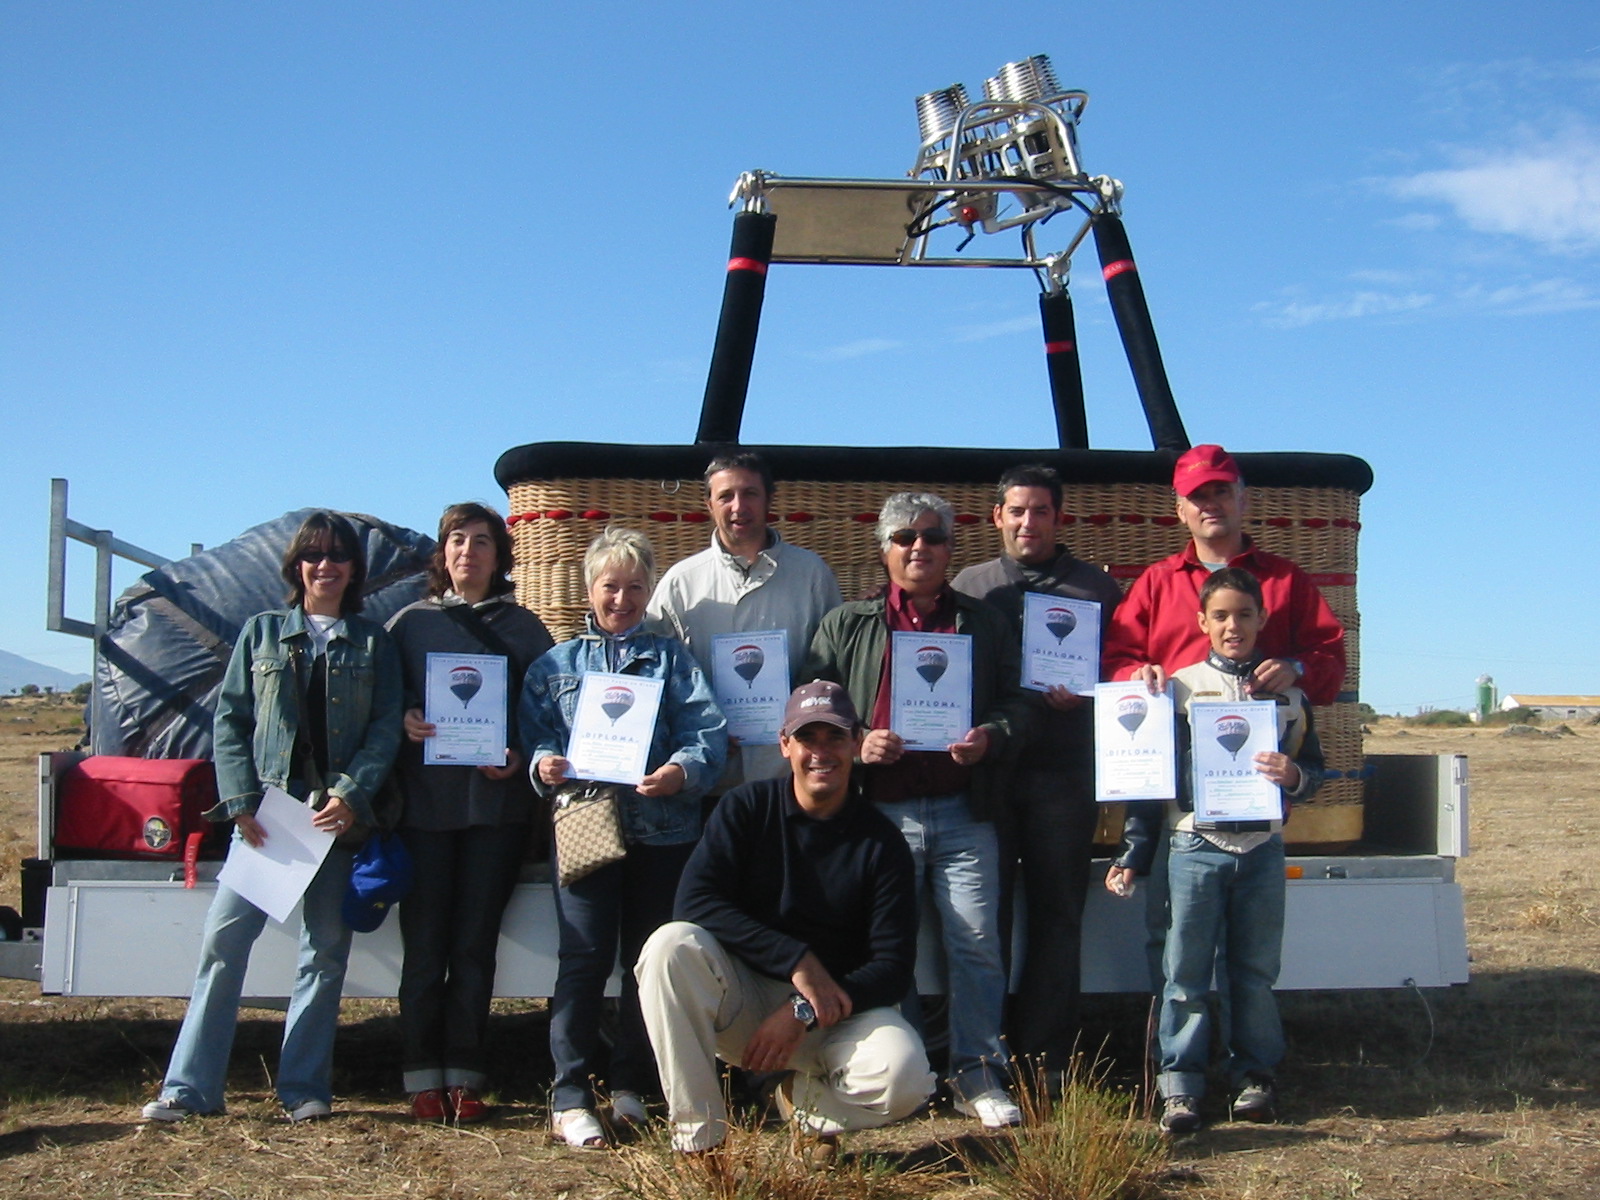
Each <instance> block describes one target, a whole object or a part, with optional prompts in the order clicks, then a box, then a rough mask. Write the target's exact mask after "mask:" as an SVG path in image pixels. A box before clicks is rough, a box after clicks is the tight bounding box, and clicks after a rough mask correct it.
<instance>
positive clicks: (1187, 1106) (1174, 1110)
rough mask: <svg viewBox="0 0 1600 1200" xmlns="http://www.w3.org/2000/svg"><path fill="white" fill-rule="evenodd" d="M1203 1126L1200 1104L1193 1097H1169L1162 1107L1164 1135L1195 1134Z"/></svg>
mask: <svg viewBox="0 0 1600 1200" xmlns="http://www.w3.org/2000/svg"><path fill="white" fill-rule="evenodd" d="M1203 1124H1204V1122H1203V1121H1202V1120H1201V1119H1200V1104H1199V1102H1198V1101H1197V1100H1196V1099H1195V1098H1194V1097H1193V1096H1168V1097H1167V1098H1166V1100H1165V1102H1163V1104H1162V1106H1161V1131H1162V1132H1163V1133H1193V1132H1194V1131H1195V1130H1197V1129H1199V1128H1200V1126H1201V1125H1203Z"/></svg>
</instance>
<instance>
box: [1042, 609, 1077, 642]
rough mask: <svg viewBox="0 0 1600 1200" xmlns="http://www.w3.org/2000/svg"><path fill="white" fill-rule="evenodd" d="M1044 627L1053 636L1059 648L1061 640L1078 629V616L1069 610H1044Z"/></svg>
mask: <svg viewBox="0 0 1600 1200" xmlns="http://www.w3.org/2000/svg"><path fill="white" fill-rule="evenodd" d="M1044 627H1045V628H1046V629H1048V630H1049V631H1050V632H1051V633H1052V634H1054V635H1055V639H1056V645H1058V646H1059V645H1060V644H1061V639H1062V638H1064V637H1066V636H1067V634H1069V633H1071V632H1072V631H1073V630H1074V629H1076V628H1077V627H1078V614H1077V613H1075V612H1073V611H1072V610H1071V609H1070V608H1051V609H1046V610H1045V614H1044Z"/></svg>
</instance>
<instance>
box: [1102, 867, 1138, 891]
mask: <svg viewBox="0 0 1600 1200" xmlns="http://www.w3.org/2000/svg"><path fill="white" fill-rule="evenodd" d="M1106 891H1108V892H1110V893H1111V894H1112V895H1113V896H1124V897H1126V896H1131V895H1133V868H1132V867H1112V868H1111V869H1110V870H1109V871H1107V872H1106Z"/></svg>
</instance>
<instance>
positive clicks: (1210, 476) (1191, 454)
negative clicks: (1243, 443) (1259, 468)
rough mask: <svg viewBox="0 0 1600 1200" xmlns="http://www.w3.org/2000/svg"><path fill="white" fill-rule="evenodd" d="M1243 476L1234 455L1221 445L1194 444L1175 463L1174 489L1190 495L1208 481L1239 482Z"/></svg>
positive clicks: (1184, 494) (1182, 494)
mask: <svg viewBox="0 0 1600 1200" xmlns="http://www.w3.org/2000/svg"><path fill="white" fill-rule="evenodd" d="M1243 478H1244V476H1243V475H1241V474H1240V473H1239V464H1238V463H1236V462H1234V461H1233V455H1231V454H1229V453H1228V452H1227V451H1226V450H1224V449H1223V448H1222V447H1221V446H1212V445H1205V446H1194V447H1192V448H1191V449H1188V450H1185V451H1184V452H1183V455H1182V457H1180V458H1179V459H1178V461H1177V463H1176V464H1174V465H1173V468H1172V490H1173V491H1175V492H1177V493H1178V495H1180V496H1188V495H1192V494H1193V493H1195V492H1197V491H1199V490H1200V489H1201V488H1203V487H1205V485H1206V484H1208V483H1218V482H1221V483H1238V482H1239V481H1240V480H1242V479H1243Z"/></svg>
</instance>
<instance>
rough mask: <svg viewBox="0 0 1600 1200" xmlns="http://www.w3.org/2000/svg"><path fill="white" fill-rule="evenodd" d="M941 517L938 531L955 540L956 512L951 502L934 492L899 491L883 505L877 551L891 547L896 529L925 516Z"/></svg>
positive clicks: (908, 525)
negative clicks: (892, 534) (924, 514)
mask: <svg viewBox="0 0 1600 1200" xmlns="http://www.w3.org/2000/svg"><path fill="white" fill-rule="evenodd" d="M930 512H931V513H932V514H933V515H934V516H936V517H938V518H939V528H941V529H943V530H944V532H945V536H946V537H949V538H952V539H953V538H954V537H955V532H956V510H955V509H953V508H951V507H950V502H949V501H948V500H946V499H944V498H943V497H942V496H935V495H934V494H933V493H932V492H896V493H895V494H894V495H892V496H890V497H889V498H888V499H887V500H885V501H884V502H883V508H882V509H881V510H879V512H878V530H877V532H878V549H879V550H887V549H888V548H889V535H890V534H891V533H893V532H894V531H895V530H897V529H907V528H909V527H910V526H911V524H912V522H914V521H915V520H916V519H917V518H918V517H920V516H922V514H923V513H930Z"/></svg>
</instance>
